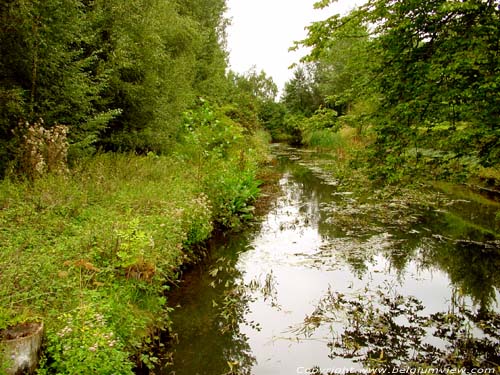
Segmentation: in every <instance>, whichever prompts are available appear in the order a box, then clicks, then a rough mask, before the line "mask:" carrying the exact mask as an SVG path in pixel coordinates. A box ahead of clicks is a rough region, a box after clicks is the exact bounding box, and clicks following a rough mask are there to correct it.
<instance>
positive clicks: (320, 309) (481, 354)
mask: <svg viewBox="0 0 500 375" xmlns="http://www.w3.org/2000/svg"><path fill="white" fill-rule="evenodd" d="M455 304H456V306H454V307H455V309H454V310H452V311H448V312H438V313H435V314H432V315H429V316H425V315H423V311H424V306H423V305H422V303H421V302H420V301H419V300H417V299H416V298H414V297H412V296H409V297H405V296H402V295H398V294H394V293H393V294H392V295H391V294H389V295H387V292H383V291H381V290H378V291H377V292H376V294H375V295H358V296H355V297H351V298H350V297H348V296H345V295H343V294H342V293H334V292H332V291H331V290H329V291H328V293H327V295H326V296H325V297H324V298H323V299H322V300H321V301H320V303H319V304H318V306H317V308H316V309H315V311H314V312H313V313H312V314H311V315H310V316H308V317H307V318H306V319H305V321H304V325H303V327H302V328H301V330H302V332H303V333H304V334H305V335H306V336H307V335H309V334H311V332H312V331H314V330H315V329H316V328H318V327H319V326H321V325H322V324H325V323H326V324H333V323H334V322H335V321H337V320H338V319H345V320H346V323H347V325H346V328H345V329H344V330H342V331H341V332H338V334H336V333H334V335H333V337H332V339H331V341H330V342H329V344H328V346H329V348H330V351H331V354H330V355H331V356H335V357H343V358H352V359H354V361H356V362H360V363H362V364H363V365H364V366H366V367H368V368H372V369H376V368H377V369H379V368H380V369H381V368H385V369H387V370H389V371H390V370H391V369H395V368H399V369H401V368H422V369H425V368H428V367H432V368H443V367H459V368H466V369H467V370H468V371H470V370H471V369H477V368H492V367H491V366H492V365H494V364H496V363H498V358H499V355H500V353H499V351H498V347H497V340H498V339H499V337H498V324H499V322H500V321H499V317H498V314H495V313H492V312H488V311H477V312H476V311H471V310H470V309H468V308H467V307H466V306H465V305H463V304H461V303H460V301H455ZM478 331H479V332H482V334H477V332H478ZM429 332H432V334H433V335H435V336H436V337H439V338H440V339H441V340H443V346H435V345H432V344H430V343H428V342H426V340H424V337H425V335H426V333H429Z"/></svg>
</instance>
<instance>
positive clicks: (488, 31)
mask: <svg viewBox="0 0 500 375" xmlns="http://www.w3.org/2000/svg"><path fill="white" fill-rule="evenodd" d="M330 3H332V1H321V2H318V3H317V4H316V6H317V7H320V8H322V7H327V6H328V5H329V4H330ZM499 9H500V8H499V7H498V2H496V1H479V0H468V1H463V2H449V1H445V0H439V1H432V2H425V1H414V0H396V1H391V2H387V1H382V0H370V1H368V2H366V3H365V4H364V5H362V6H359V7H358V8H356V9H354V10H353V11H352V12H351V13H349V14H348V15H346V16H340V15H333V16H331V17H329V18H327V19H326V20H323V21H318V22H314V23H312V24H311V25H310V26H309V27H308V36H307V37H306V38H305V39H304V40H302V41H299V42H297V43H296V45H295V46H294V47H293V48H297V47H298V46H300V45H303V46H306V47H309V48H310V53H309V55H308V56H306V57H305V58H304V59H303V62H304V63H306V64H307V65H306V66H309V69H310V70H311V71H313V72H314V74H311V75H310V77H311V78H310V79H309V82H310V83H308V85H299V86H300V87H309V92H310V93H311V92H312V89H313V88H314V89H315V90H316V92H318V95H319V98H320V102H321V101H322V102H323V103H325V104H327V105H328V106H330V108H332V109H335V110H336V111H337V112H338V113H339V114H340V120H341V122H344V121H343V117H345V118H346V121H347V122H348V123H349V125H350V126H357V125H356V124H359V129H360V133H361V132H362V131H365V130H367V129H369V130H370V131H373V132H374V134H375V136H376V141H375V142H374V143H373V144H372V146H371V147H370V149H368V150H367V151H368V154H367V158H366V159H367V160H370V164H371V169H372V171H373V175H377V176H379V177H382V178H384V179H385V180H386V181H389V182H398V181H402V180H409V179H412V178H414V177H418V176H422V175H423V176H428V174H429V172H431V173H432V177H434V178H441V179H454V180H459V181H464V180H466V179H467V178H469V177H470V176H473V175H475V174H478V173H479V171H480V170H481V168H488V167H493V166H495V165H496V164H498V156H499V155H498V151H497V150H498V149H499V145H498V139H499V137H498V121H499V113H498V108H499V105H498V104H499V103H498V101H499V98H500V96H499V95H498V90H497V86H498V79H499V78H498V77H499V74H498V68H499V60H498V56H497V54H496V52H495V51H497V50H498V45H497V41H498V33H499V29H498V25H499V24H500V23H499V22H498V20H499V17H500V13H499V11H500V10H499ZM299 81H300V80H298V79H297V77H295V78H294V79H292V80H291V81H290V83H289V88H291V87H295V86H297V83H298V82H299ZM302 81H304V79H302ZM292 91H295V92H298V91H297V90H292ZM299 91H300V90H299ZM309 95H310V94H309ZM291 98H293V97H291V96H290V95H288V97H287V96H285V97H284V99H285V102H287V101H288V102H290V99H291ZM295 102H297V100H295ZM361 107H364V110H363V111H362V112H360V111H359V109H360V108H361ZM289 108H290V109H292V112H293V113H301V114H305V115H306V117H310V116H311V115H312V112H311V111H309V112H304V109H303V108H299V107H298V106H297V105H294V106H289Z"/></svg>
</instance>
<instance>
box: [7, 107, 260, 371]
mask: <svg viewBox="0 0 500 375" xmlns="http://www.w3.org/2000/svg"><path fill="white" fill-rule="evenodd" d="M180 137H181V138H182V140H181V141H179V142H178V143H177V144H176V146H175V149H174V150H173V152H172V154H170V155H168V156H161V155H157V154H154V153H149V154H148V155H144V156H136V155H131V154H126V153H100V154H98V155H96V156H94V157H92V158H87V159H81V160H79V161H78V162H77V163H75V165H74V166H73V167H72V168H71V169H70V170H68V171H64V172H63V173H45V174H44V175H42V176H37V178H33V179H31V180H29V179H26V180H24V181H19V180H16V181H14V180H12V179H9V178H7V179H4V180H3V181H1V182H0V227H1V228H2V229H1V230H0V242H1V243H2V257H1V260H0V331H1V329H2V328H6V327H7V326H9V325H13V324H15V323H16V322H23V321H30V320H43V321H44V322H45V325H46V327H47V334H46V335H47V340H46V345H45V348H44V360H43V362H42V367H41V369H40V370H39V373H41V374H52V373H58V374H66V373H68V374H70V373H71V374H76V373H82V374H88V373H99V374H116V373H120V374H127V373H132V370H133V369H134V368H135V367H136V366H149V367H152V366H154V364H155V363H156V361H157V358H155V356H154V354H153V353H152V352H150V351H149V350H148V344H151V343H152V342H155V341H157V340H158V337H159V334H160V332H161V331H162V330H168V328H169V323H170V322H169V315H168V308H167V307H166V302H167V299H168V290H169V285H171V284H172V283H173V282H174V281H175V280H177V278H178V277H179V272H180V270H181V267H182V266H183V265H185V264H186V263H189V262H194V261H197V260H198V259H199V258H200V257H202V256H203V251H202V249H201V248H199V247H198V246H199V245H200V244H201V243H203V241H205V240H207V239H208V238H209V237H210V236H211V235H212V232H213V230H214V228H219V229H223V228H229V229H235V228H238V227H239V226H240V225H241V223H242V222H244V221H246V220H248V219H250V218H251V217H252V213H253V202H254V201H255V199H256V198H257V194H258V192H259V189H258V186H259V181H258V179H257V177H256V176H257V173H258V166H259V165H260V163H262V162H265V161H266V155H267V142H268V139H267V136H266V134H265V133H263V132H261V131H256V132H254V133H249V132H247V131H246V130H245V129H244V128H242V127H241V126H239V125H237V124H236V123H234V122H233V121H232V120H231V119H230V118H228V117H227V116H225V115H223V114H220V113H218V112H217V110H216V109H213V108H212V107H211V106H210V105H209V104H208V103H207V102H204V103H202V104H200V105H199V106H198V108H196V109H193V110H191V111H189V112H186V113H185V120H184V129H183V130H181V131H180Z"/></svg>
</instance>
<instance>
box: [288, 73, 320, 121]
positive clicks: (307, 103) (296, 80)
mask: <svg viewBox="0 0 500 375" xmlns="http://www.w3.org/2000/svg"><path fill="white" fill-rule="evenodd" d="M312 68H313V67H312V66H311V65H303V66H298V67H296V68H295V70H294V72H293V78H292V79H291V80H290V81H288V82H286V83H285V89H284V92H283V97H282V98H281V101H282V102H283V103H284V104H285V106H286V108H287V110H288V111H290V112H291V113H294V114H300V115H303V116H311V115H312V114H313V113H314V111H316V109H318V108H319V106H320V104H321V98H320V97H319V93H318V89H317V87H316V85H315V82H314V73H313V72H311V70H312Z"/></svg>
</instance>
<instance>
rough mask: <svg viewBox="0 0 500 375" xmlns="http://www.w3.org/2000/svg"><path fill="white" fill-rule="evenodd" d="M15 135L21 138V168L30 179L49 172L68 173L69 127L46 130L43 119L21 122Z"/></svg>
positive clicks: (60, 126) (59, 126) (55, 127)
mask: <svg viewBox="0 0 500 375" xmlns="http://www.w3.org/2000/svg"><path fill="white" fill-rule="evenodd" d="M15 134H16V135H18V136H19V137H20V146H19V167H20V170H21V171H22V172H23V173H24V174H25V175H26V176H28V177H29V178H31V179H34V178H36V177H40V176H42V175H44V174H45V173H47V172H50V173H59V174H62V173H67V172H68V166H67V159H68V146H69V145H68V137H67V135H68V127H67V126H65V125H55V126H53V127H51V128H45V127H44V122H43V119H39V120H37V121H35V122H34V123H33V124H30V123H29V122H20V123H19V126H18V128H17V129H16V131H15Z"/></svg>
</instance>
